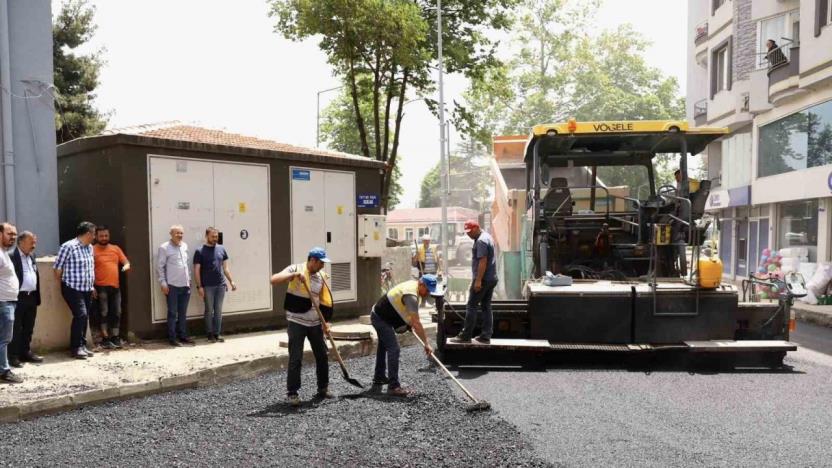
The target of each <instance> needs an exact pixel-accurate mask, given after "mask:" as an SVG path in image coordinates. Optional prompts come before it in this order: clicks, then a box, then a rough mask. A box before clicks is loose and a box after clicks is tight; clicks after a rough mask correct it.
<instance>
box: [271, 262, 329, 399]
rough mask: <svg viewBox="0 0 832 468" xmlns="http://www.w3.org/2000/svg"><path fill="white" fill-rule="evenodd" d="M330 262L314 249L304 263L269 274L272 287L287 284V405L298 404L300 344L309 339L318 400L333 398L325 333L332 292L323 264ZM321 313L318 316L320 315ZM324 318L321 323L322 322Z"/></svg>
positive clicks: (301, 345) (284, 304) (326, 331)
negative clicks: (316, 380) (313, 361)
mask: <svg viewBox="0 0 832 468" xmlns="http://www.w3.org/2000/svg"><path fill="white" fill-rule="evenodd" d="M328 262H329V258H327V256H326V251H325V250H324V249H322V248H320V247H315V248H313V249H312V250H310V251H309V255H308V256H307V259H306V263H300V264H297V265H290V266H288V267H286V268H285V269H284V270H283V271H281V272H280V273H277V274H275V275H272V278H271V282H272V284H275V285H277V284H283V283H289V286H288V288H287V290H286V299H285V301H284V303H283V307H284V308H285V309H286V320H287V322H288V334H289V370H288V376H287V379H286V393H287V398H288V401H289V404H291V405H292V406H298V405H300V397H299V396H298V390H300V371H301V366H302V364H303V342H304V339H309V344H310V345H311V346H312V353H313V354H314V355H315V371H316V375H317V378H318V393H317V395H316V396H317V397H318V398H332V394H331V393H330V392H329V361H328V359H327V349H326V342H325V341H324V334H325V333H328V332H329V323H327V322H329V320H330V319H331V318H332V292H331V291H330V289H329V286H328V284H327V282H328V281H327V280H328V275H327V274H326V272H325V271H324V264H325V263H328ZM319 312H320V315H319ZM321 318H323V320H321Z"/></svg>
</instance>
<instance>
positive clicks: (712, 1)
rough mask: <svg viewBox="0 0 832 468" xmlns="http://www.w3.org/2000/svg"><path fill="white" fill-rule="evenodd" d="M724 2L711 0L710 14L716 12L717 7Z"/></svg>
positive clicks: (723, 0) (722, 0)
mask: <svg viewBox="0 0 832 468" xmlns="http://www.w3.org/2000/svg"><path fill="white" fill-rule="evenodd" d="M724 4H725V0H711V14H712V15H713V14H714V13H716V10H718V9H719V7H721V6H722V5H724Z"/></svg>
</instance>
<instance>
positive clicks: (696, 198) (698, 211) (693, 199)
mask: <svg viewBox="0 0 832 468" xmlns="http://www.w3.org/2000/svg"><path fill="white" fill-rule="evenodd" d="M710 193H711V181H710V180H703V181H701V182H699V190H697V191H695V192H693V193H692V194H690V217H691V219H692V220H693V221H696V220H697V219H701V218H702V215H704V214H705V203H706V202H707V201H708V195H709V194H710Z"/></svg>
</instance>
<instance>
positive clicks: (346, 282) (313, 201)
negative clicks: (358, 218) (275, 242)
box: [290, 167, 356, 302]
mask: <svg viewBox="0 0 832 468" xmlns="http://www.w3.org/2000/svg"><path fill="white" fill-rule="evenodd" d="M290 172H291V174H290V177H291V197H292V261H293V262H295V263H299V262H304V261H306V256H307V254H308V253H309V249H311V248H312V247H316V246H319V247H323V248H325V249H326V251H327V255H328V256H329V258H330V259H331V260H332V263H330V264H329V265H327V267H326V271H327V273H329V274H330V276H331V277H332V284H331V285H330V287H331V288H332V296H333V299H334V300H335V301H338V302H343V301H354V300H355V299H356V279H355V274H356V273H355V255H356V245H355V244H356V240H355V229H356V224H355V174H354V173H351V172H334V171H322V170H314V169H306V168H296V167H293V168H290Z"/></svg>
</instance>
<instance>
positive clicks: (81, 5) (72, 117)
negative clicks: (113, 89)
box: [52, 0, 107, 144]
mask: <svg viewBox="0 0 832 468" xmlns="http://www.w3.org/2000/svg"><path fill="white" fill-rule="evenodd" d="M94 17H95V7H93V6H91V5H89V4H88V2H87V0H67V1H66V2H65V3H64V4H63V5H62V6H61V11H60V12H59V13H58V15H57V16H56V17H55V18H54V20H53V23H52V42H53V45H52V60H53V67H54V76H53V81H54V84H55V88H57V91H58V92H57V96H56V104H57V106H58V112H56V113H55V128H56V130H55V134H56V137H57V142H58V144H60V143H63V142H65V141H69V140H73V139H75V138H79V137H82V136H86V135H94V134H97V133H98V132H100V131H101V130H102V129H103V128H104V127H105V125H106V124H107V116H106V115H104V114H102V113H101V112H99V111H98V110H97V109H96V108H95V106H94V104H93V101H94V100H95V89H96V88H98V84H99V82H98V77H99V72H100V70H101V66H102V65H103V63H104V61H103V59H102V58H101V54H102V51H101V50H99V51H96V52H93V53H91V54H87V55H77V54H76V53H75V52H73V50H75V49H76V48H78V47H79V46H81V45H82V44H84V43H86V42H88V41H89V40H90V39H91V38H92V36H93V34H95V30H96V25H95V23H94Z"/></svg>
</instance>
